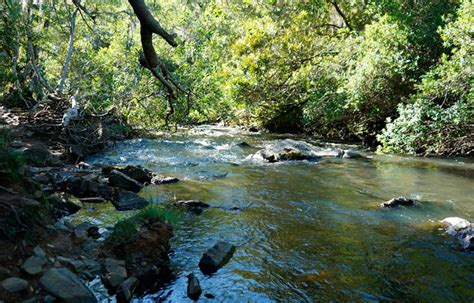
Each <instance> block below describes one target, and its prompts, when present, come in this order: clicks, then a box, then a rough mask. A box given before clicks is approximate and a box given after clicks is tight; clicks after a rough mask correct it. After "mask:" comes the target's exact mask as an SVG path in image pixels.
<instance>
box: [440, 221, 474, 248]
mask: <svg viewBox="0 0 474 303" xmlns="http://www.w3.org/2000/svg"><path fill="white" fill-rule="evenodd" d="M441 223H443V224H444V225H446V226H447V229H446V233H447V234H449V235H451V236H453V237H457V238H458V240H459V242H461V246H462V249H464V250H468V251H473V250H474V224H472V223H471V222H469V221H468V220H466V219H463V218H459V217H449V218H445V219H443V220H441Z"/></svg>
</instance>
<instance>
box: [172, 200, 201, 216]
mask: <svg viewBox="0 0 474 303" xmlns="http://www.w3.org/2000/svg"><path fill="white" fill-rule="evenodd" d="M171 204H172V205H175V206H177V207H180V208H185V209H186V210H188V211H190V212H192V213H194V214H196V215H200V214H202V212H203V211H204V210H205V209H207V208H209V204H207V203H204V202H202V201H198V200H179V201H173V202H171Z"/></svg>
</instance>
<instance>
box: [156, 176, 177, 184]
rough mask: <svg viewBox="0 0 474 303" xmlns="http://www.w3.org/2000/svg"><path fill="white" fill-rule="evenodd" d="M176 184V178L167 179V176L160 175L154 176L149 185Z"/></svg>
mask: <svg viewBox="0 0 474 303" xmlns="http://www.w3.org/2000/svg"><path fill="white" fill-rule="evenodd" d="M176 182H179V179H178V178H176V177H167V176H162V175H156V176H154V177H153V178H152V179H151V181H150V183H151V184H154V185H159V184H169V183H176Z"/></svg>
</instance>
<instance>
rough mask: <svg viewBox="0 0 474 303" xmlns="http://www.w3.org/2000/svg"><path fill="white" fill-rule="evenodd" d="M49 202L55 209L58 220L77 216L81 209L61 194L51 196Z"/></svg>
mask: <svg viewBox="0 0 474 303" xmlns="http://www.w3.org/2000/svg"><path fill="white" fill-rule="evenodd" d="M48 201H49V203H50V205H52V206H53V207H54V208H55V215H56V217H58V218H60V217H63V216H69V215H72V214H75V213H77V212H78V211H79V210H80V209H81V207H80V206H79V205H77V204H76V203H74V202H72V201H71V200H70V199H68V198H67V197H65V196H64V195H60V194H52V195H50V196H49V197H48Z"/></svg>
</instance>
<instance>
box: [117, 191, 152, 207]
mask: <svg viewBox="0 0 474 303" xmlns="http://www.w3.org/2000/svg"><path fill="white" fill-rule="evenodd" d="M112 203H113V204H114V206H115V208H116V209H117V210H119V211H125V210H134V209H142V208H144V207H146V206H147V205H148V204H149V202H148V201H147V200H146V199H144V198H142V197H140V196H139V195H137V194H136V193H133V192H131V191H126V190H121V191H118V192H116V194H115V196H114V198H113V199H112Z"/></svg>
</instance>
